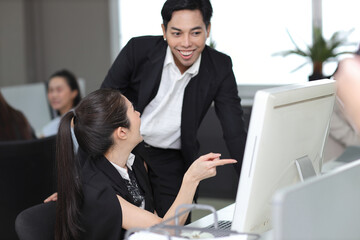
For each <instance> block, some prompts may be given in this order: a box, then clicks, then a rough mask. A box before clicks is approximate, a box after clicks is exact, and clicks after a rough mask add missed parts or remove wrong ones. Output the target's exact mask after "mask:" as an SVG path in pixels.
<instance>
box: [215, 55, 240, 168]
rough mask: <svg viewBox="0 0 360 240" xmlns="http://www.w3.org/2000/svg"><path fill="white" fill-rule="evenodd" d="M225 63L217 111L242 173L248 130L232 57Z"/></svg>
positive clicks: (216, 105)
mask: <svg viewBox="0 0 360 240" xmlns="http://www.w3.org/2000/svg"><path fill="white" fill-rule="evenodd" d="M223 65H224V66H226V69H225V71H224V72H225V74H224V75H223V76H224V77H223V80H222V82H221V84H220V86H219V89H218V92H217V93H216V97H215V111H216V114H217V116H218V118H219V120H220V123H221V126H222V129H223V134H224V140H225V142H226V145H227V148H228V149H229V152H230V155H231V157H232V158H235V159H236V160H237V161H238V162H237V164H235V165H234V167H235V170H236V172H237V173H238V174H239V175H240V170H241V164H242V159H243V155H244V150H245V142H246V136H247V131H246V128H245V123H244V117H243V110H242V107H241V104H240V101H241V99H240V97H239V95H238V91H237V84H236V80H235V76H234V73H233V70H232V62H231V59H230V57H227V61H226V63H225V62H224V63H223Z"/></svg>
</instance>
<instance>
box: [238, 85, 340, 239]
mask: <svg viewBox="0 0 360 240" xmlns="http://www.w3.org/2000/svg"><path fill="white" fill-rule="evenodd" d="M335 95H336V94H335V82H334V81H333V80H325V79H323V80H318V81H312V82H305V83H300V84H292V85H287V86H283V87H276V88H271V89H266V90H260V91H258V92H257V93H256V95H255V98H254V104H253V109H252V113H251V118H250V124H249V131H248V137H247V141H246V146H245V153H244V159H243V163H242V170H241V175H240V180H239V185H238V191H237V196H236V204H235V211H234V217H233V222H232V227H231V229H232V230H236V231H239V232H251V233H263V232H265V231H267V230H270V229H271V228H272V224H271V199H272V196H273V194H274V193H275V191H277V190H278V189H281V188H283V187H286V186H290V185H292V184H295V183H297V182H299V181H300V177H299V172H298V169H297V166H296V165H297V164H296V162H297V160H298V163H299V165H300V166H302V165H304V166H305V169H306V168H308V169H310V172H311V171H314V172H315V173H316V174H320V172H321V166H322V158H323V149H324V145H325V141H326V138H327V135H328V128H329V124H330V117H331V114H332V111H333V106H334V100H335ZM303 169H304V168H303ZM307 173H309V171H308V172H307ZM305 175H306V173H304V174H303V176H305Z"/></svg>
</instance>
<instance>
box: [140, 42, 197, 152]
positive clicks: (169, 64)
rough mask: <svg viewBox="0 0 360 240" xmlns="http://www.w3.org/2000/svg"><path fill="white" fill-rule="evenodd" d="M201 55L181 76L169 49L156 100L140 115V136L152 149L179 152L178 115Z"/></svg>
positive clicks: (179, 119)
mask: <svg viewBox="0 0 360 240" xmlns="http://www.w3.org/2000/svg"><path fill="white" fill-rule="evenodd" d="M200 61H201V55H200V56H199V58H198V59H197V60H196V61H195V63H194V64H193V65H192V66H191V67H190V68H189V69H188V70H186V72H184V74H181V72H180V70H179V69H178V67H177V66H176V65H175V62H174V57H173V55H172V53H171V50H170V47H168V48H167V50H166V56H165V61H164V66H163V71H162V75H161V81H160V86H159V90H158V92H157V94H156V96H155V98H154V99H153V100H152V101H151V102H150V103H149V104H148V105H147V106H146V107H145V109H144V112H143V113H142V115H141V128H140V131H141V135H142V136H143V138H144V141H145V142H146V143H147V144H149V145H151V146H154V147H158V148H164V149H168V148H170V149H180V148H181V141H180V135H181V131H180V127H181V112H182V104H183V98H184V92H185V88H186V86H187V84H188V83H189V81H190V79H191V78H193V77H194V76H196V75H197V74H198V72H199V67H200Z"/></svg>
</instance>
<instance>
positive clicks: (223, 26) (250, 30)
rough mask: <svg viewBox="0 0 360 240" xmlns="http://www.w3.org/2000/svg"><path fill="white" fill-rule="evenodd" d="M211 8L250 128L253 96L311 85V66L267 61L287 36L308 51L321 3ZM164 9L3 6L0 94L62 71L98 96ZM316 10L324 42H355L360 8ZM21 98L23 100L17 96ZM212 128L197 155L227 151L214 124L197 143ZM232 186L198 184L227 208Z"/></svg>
mask: <svg viewBox="0 0 360 240" xmlns="http://www.w3.org/2000/svg"><path fill="white" fill-rule="evenodd" d="M211 2H212V5H213V8H214V15H213V18H212V28H211V40H212V41H213V42H215V44H216V46H215V48H216V49H217V50H219V51H222V52H224V53H226V54H228V55H230V56H231V58H232V60H233V68H234V73H235V76H236V79H237V82H238V84H239V87H238V88H239V91H240V92H239V94H240V96H241V97H242V98H243V100H244V101H243V103H245V104H244V105H245V108H244V110H245V114H246V117H247V119H246V120H247V121H248V120H249V117H250V112H251V98H252V96H253V93H254V92H255V91H256V89H260V88H265V87H269V86H272V85H281V84H289V83H296V82H304V81H307V80H308V76H309V75H310V74H311V72H312V66H311V64H307V65H306V66H304V67H303V68H301V69H300V70H298V71H295V72H291V71H292V70H293V69H295V68H296V67H298V66H299V65H301V64H303V63H304V61H305V59H304V58H301V57H299V56H289V57H286V58H283V57H279V56H278V57H274V56H272V55H273V53H275V52H279V51H282V50H289V49H293V48H294V45H293V43H292V42H291V40H290V38H289V36H288V35H287V31H289V33H290V34H291V35H292V36H293V38H294V40H295V41H296V42H297V43H298V44H299V45H300V46H301V47H305V46H306V45H308V44H311V40H312V25H313V10H312V9H313V6H314V4H315V5H316V3H319V2H321V1H319V0H292V1H288V0H273V1H268V0H253V1H239V0H212V1H211ZM163 3H164V0H151V1H149V0H0V88H3V87H12V86H21V85H25V84H33V83H41V82H45V81H46V80H47V79H48V77H49V76H50V75H51V74H52V73H53V72H55V71H57V70H59V69H62V68H67V69H69V70H71V71H73V72H74V73H75V74H76V75H77V76H78V77H79V78H81V79H82V80H83V88H84V89H83V95H85V94H87V93H89V92H91V91H93V90H96V89H98V88H99V87H100V84H101V82H102V81H103V79H104V77H105V75H106V73H107V71H108V69H109V67H110V65H111V64H112V62H113V61H114V59H115V58H116V56H117V54H118V53H119V51H120V50H121V47H123V46H124V45H125V44H126V42H127V41H128V40H129V39H130V38H131V37H134V36H138V35H145V34H146V35H147V34H149V35H159V34H162V32H161V27H160V25H161V15H160V11H161V7H162V5H163ZM321 5H322V11H321V13H320V15H322V18H321V19H322V30H323V35H324V37H325V38H326V39H328V38H330V36H331V35H332V33H334V32H335V31H340V30H342V31H349V30H351V29H354V31H353V32H352V33H351V35H350V36H349V38H348V40H349V42H353V43H359V42H360V29H359V27H358V24H359V22H360V21H359V20H360V19H359V16H358V11H359V9H360V1H358V0H342V1H339V0H334V1H332V0H323V1H322V4H321ZM315 11H319V9H315ZM209 41H210V39H209ZM357 47H358V45H356V44H355V45H352V46H348V47H344V48H341V49H339V50H348V51H355V50H356V49H357ZM344 57H346V55H343V56H341V57H340V58H339V59H341V58H344ZM336 65H337V63H336V62H333V63H327V64H326V65H325V66H324V74H325V75H330V74H332V73H333V71H334V70H335V68H336ZM18 97H19V98H20V100H21V98H22V95H21V94H19V96H18ZM208 115H209V117H208V119H215V117H214V116H215V115H214V112H213V110H211V111H210V113H209V114H208ZM214 124H215V126H216V131H218V132H216V133H215V134H216V139H220V140H219V141H221V142H217V141H212V142H211V140H210V143H209V144H208V145H207V147H206V148H203V149H201V151H204V152H206V151H207V150H208V149H209V148H210V149H212V150H214V149H215V150H214V151H216V148H219V149H223V148H225V145H224V143H223V141H222V139H221V128H220V125H219V124H218V122H215V123H214V122H212V120H205V121H204V123H203V125H202V128H201V129H200V130H199V134H200V141H205V140H208V141H209V139H212V138H211V137H209V136H208V135H207V131H206V129H209V126H210V125H211V126H214ZM225 156H226V154H225ZM228 171H230V170H228ZM221 174H222V176H219V178H221V177H229V175H228V172H227V171H224V172H220V175H221ZM230 177H232V178H234V179H235V177H234V176H230ZM232 182H234V184H233V185H230V186H221V184H220V183H219V182H216V181H215V180H209V182H208V183H207V184H205V185H203V189H205V190H204V194H203V196H210V197H211V194H210V195H207V194H206V192H209V191H210V190H211V188H212V187H213V188H216V189H221V188H222V189H223V190H224V191H223V192H221V193H219V192H218V194H217V195H218V196H221V197H223V198H225V199H230V201H232V200H233V199H234V197H235V193H236V188H237V182H236V180H235V181H232ZM216 184H218V185H216ZM205 203H208V202H206V201H205ZM209 203H210V204H212V205H213V204H217V203H215V202H209ZM222 204H224V205H226V204H227V202H226V201H225V203H224V201H222V202H221V203H220V206H221V205H222Z"/></svg>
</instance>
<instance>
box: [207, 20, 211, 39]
mask: <svg viewBox="0 0 360 240" xmlns="http://www.w3.org/2000/svg"><path fill="white" fill-rule="evenodd" d="M210 30H211V23H209V25H208V26H207V28H206V31H207V36H206V38H208V37H209V36H210Z"/></svg>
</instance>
